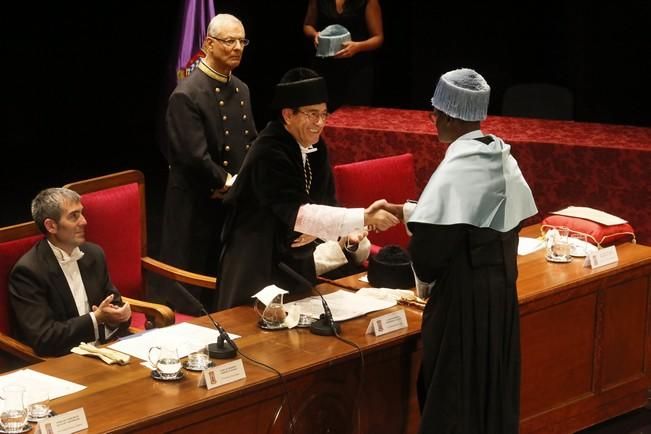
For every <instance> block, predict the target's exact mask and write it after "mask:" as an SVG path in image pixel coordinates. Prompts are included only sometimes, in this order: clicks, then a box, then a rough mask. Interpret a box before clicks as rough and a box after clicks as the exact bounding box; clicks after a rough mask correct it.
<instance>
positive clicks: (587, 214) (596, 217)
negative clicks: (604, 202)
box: [552, 206, 628, 226]
mask: <svg viewBox="0 0 651 434" xmlns="http://www.w3.org/2000/svg"><path fill="white" fill-rule="evenodd" d="M552 214H558V215H564V216H569V217H578V218H582V219H586V220H591V221H593V222H597V223H601V224H602V225H606V226H614V225H621V224H624V223H628V222H627V221H626V220H624V219H622V218H620V217H617V216H615V215H612V214H608V213H607V212H604V211H600V210H598V209H594V208H588V207H587V206H568V207H567V208H565V209H562V210H560V211H554V212H552Z"/></svg>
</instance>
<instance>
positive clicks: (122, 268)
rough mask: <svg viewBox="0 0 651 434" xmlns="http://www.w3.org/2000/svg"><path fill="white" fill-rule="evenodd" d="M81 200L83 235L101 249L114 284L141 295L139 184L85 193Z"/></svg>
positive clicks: (124, 292) (126, 293) (131, 294)
mask: <svg viewBox="0 0 651 434" xmlns="http://www.w3.org/2000/svg"><path fill="white" fill-rule="evenodd" d="M81 202H82V204H83V206H84V211H83V212H84V216H85V217H86V219H87V220H88V226H87V227H86V239H87V240H88V241H91V242H93V243H95V244H99V245H100V246H101V247H102V249H104V252H105V253H106V261H107V263H108V269H109V274H110V275H111V280H112V281H113V284H114V285H115V287H116V288H117V289H118V291H120V293H121V294H122V295H124V296H127V297H132V298H137V299H141V300H142V299H144V290H143V288H142V268H141V265H140V257H141V250H140V249H141V233H140V192H139V190H138V184H136V183H132V184H127V185H122V186H118V187H113V188H108V189H105V190H100V191H96V192H92V193H85V194H83V195H82V197H81Z"/></svg>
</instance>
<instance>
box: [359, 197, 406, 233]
mask: <svg viewBox="0 0 651 434" xmlns="http://www.w3.org/2000/svg"><path fill="white" fill-rule="evenodd" d="M385 202H386V201H385ZM375 204H377V201H376V202H375V203H374V204H373V205H371V206H370V207H368V208H366V210H364V225H366V226H367V227H368V228H369V230H375V231H376V232H377V231H386V230H387V229H389V228H391V227H393V226H395V225H397V224H398V223H400V220H398V218H397V217H396V216H394V215H393V214H391V213H390V212H388V211H385V210H383V209H375V208H374V205H375Z"/></svg>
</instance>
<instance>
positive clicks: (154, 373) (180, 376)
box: [151, 371, 183, 381]
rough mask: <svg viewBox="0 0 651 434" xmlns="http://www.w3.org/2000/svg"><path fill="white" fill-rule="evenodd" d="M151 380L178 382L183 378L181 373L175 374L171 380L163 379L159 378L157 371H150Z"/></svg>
mask: <svg viewBox="0 0 651 434" xmlns="http://www.w3.org/2000/svg"><path fill="white" fill-rule="evenodd" d="M151 378H153V379H154V380H158V381H178V380H180V379H181V378H183V371H179V372H177V373H176V376H175V377H173V378H163V377H161V376H160V374H159V373H158V371H151Z"/></svg>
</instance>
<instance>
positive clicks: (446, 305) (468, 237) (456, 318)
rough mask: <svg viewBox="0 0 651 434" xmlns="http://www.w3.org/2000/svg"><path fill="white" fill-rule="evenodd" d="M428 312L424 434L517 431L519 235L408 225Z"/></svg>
mask: <svg viewBox="0 0 651 434" xmlns="http://www.w3.org/2000/svg"><path fill="white" fill-rule="evenodd" d="M409 229H410V231H411V232H412V234H413V236H412V239H411V244H410V248H409V250H410V254H411V257H412V261H413V266H414V271H415V272H416V275H417V276H418V278H419V279H420V280H422V281H424V282H433V281H436V284H435V286H434V287H433V289H432V294H431V297H430V298H429V300H428V302H427V305H426V307H425V310H424V312H423V323H422V339H423V360H422V366H421V372H420V375H419V380H418V397H419V403H420V406H421V414H422V419H421V429H420V432H421V433H437V434H450V433H455V434H496V433H499V434H511V433H517V432H518V423H519V397H520V332H519V316H518V315H519V313H518V299H517V292H516V286H515V283H516V279H517V263H516V259H517V248H518V230H519V227H516V228H514V229H512V230H510V231H508V232H505V233H501V232H498V231H495V230H493V229H490V228H481V229H480V228H477V227H474V226H470V225H466V224H457V225H447V226H443V225H433V224H426V223H409Z"/></svg>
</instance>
